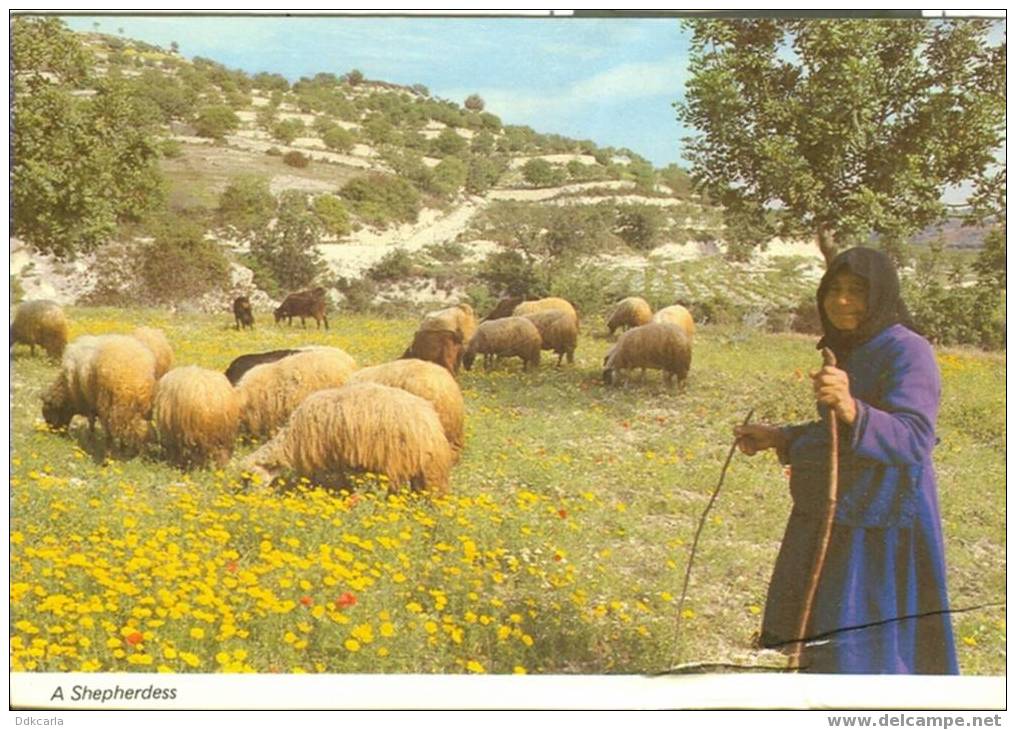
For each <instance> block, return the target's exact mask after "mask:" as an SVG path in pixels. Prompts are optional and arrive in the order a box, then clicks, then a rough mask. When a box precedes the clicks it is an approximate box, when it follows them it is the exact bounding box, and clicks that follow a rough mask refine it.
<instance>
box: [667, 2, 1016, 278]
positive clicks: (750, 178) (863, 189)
mask: <svg viewBox="0 0 1016 730" xmlns="http://www.w3.org/2000/svg"><path fill="white" fill-rule="evenodd" d="M687 26H688V27H689V28H690V30H691V31H692V33H693V36H692V43H691V62H690V70H691V79H690V80H689V82H688V84H687V87H686V88H687V92H686V98H685V101H684V102H683V103H679V104H677V105H676V106H677V110H678V116H679V118H680V119H681V120H682V121H683V122H685V123H686V124H687V125H688V126H690V127H693V128H695V129H697V130H698V131H699V133H700V134H699V135H698V136H696V137H694V138H692V139H690V140H689V144H688V146H687V150H688V151H687V157H688V159H690V160H691V161H692V163H693V166H692V170H691V173H692V177H693V178H694V179H695V181H696V184H698V185H701V186H702V187H703V188H704V189H705V190H706V191H707V192H708V193H709V195H710V197H711V198H713V199H714V200H715V201H717V202H719V203H720V204H722V205H723V206H724V208H725V209H726V210H727V211H728V212H729V213H731V214H732V215H735V216H738V217H739V219H740V220H741V221H742V223H743V224H744V223H749V222H750V223H751V226H752V227H754V228H756V229H757V230H758V231H761V232H764V233H771V232H779V233H782V234H784V235H793V236H803V235H809V236H813V237H814V238H815V239H816V241H817V243H818V246H819V248H820V249H821V251H822V253H823V254H824V255H825V257H826V259H827V260H828V259H830V258H831V257H832V256H833V255H835V253H836V251H837V249H838V247H839V246H840V245H842V244H843V243H844V242H846V241H848V240H851V239H856V238H857V237H858V236H862V237H866V236H867V234H868V233H869V232H871V231H875V232H877V233H879V234H885V235H889V236H897V237H907V234H909V233H912V232H915V231H917V230H919V229H921V228H923V227H925V226H927V225H929V224H932V223H934V222H937V221H939V220H941V219H942V218H943V217H944V216H945V207H944V205H943V203H942V202H941V198H942V192H943V189H944V188H945V187H946V186H948V185H957V184H960V183H962V182H964V181H966V180H970V179H979V178H982V177H983V176H984V174H985V171H986V170H987V169H988V168H989V167H990V166H991V165H992V163H993V162H994V155H993V152H994V151H995V150H996V149H998V148H999V147H1000V145H1001V144H1002V143H1003V142H1004V139H1005V103H1004V100H1005V50H1004V42H1003V43H1002V45H1001V51H999V47H998V46H992V45H991V43H990V42H989V40H988V34H989V32H990V30H991V28H992V25H991V22H989V21H981V20H969V19H962V20H945V21H940V20H935V21H925V20H899V19H894V20H868V19H866V20H789V19H788V20H783V19H747V20H705V19H702V20H691V21H687ZM767 211H769V212H773V213H774V216H772V218H771V219H769V218H767V216H766V213H767ZM773 229H775V230H773ZM756 237H757V238H765V236H764V235H759V236H756Z"/></svg>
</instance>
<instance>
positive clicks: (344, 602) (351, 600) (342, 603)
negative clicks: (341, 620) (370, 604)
mask: <svg viewBox="0 0 1016 730" xmlns="http://www.w3.org/2000/svg"><path fill="white" fill-rule="evenodd" d="M335 605H336V606H338V607H339V608H346V607H347V606H355V605H356V596H354V595H353V594H352V593H348V592H347V593H343V594H342V595H341V596H339V597H338V598H336V599H335Z"/></svg>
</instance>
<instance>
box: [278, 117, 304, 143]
mask: <svg viewBox="0 0 1016 730" xmlns="http://www.w3.org/2000/svg"><path fill="white" fill-rule="evenodd" d="M304 129H305V127H304V124H303V120H302V119H297V118H290V119H283V120H281V121H279V122H276V123H275V124H274V125H273V126H272V136H273V137H274V138H275V139H277V140H279V141H280V142H282V144H291V143H292V142H293V140H294V139H296V138H297V137H299V136H300V133H301V132H303V131H304Z"/></svg>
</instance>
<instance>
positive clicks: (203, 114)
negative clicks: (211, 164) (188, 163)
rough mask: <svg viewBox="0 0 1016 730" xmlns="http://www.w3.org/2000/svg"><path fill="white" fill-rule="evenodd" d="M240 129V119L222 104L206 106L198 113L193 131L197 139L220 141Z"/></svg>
mask: <svg viewBox="0 0 1016 730" xmlns="http://www.w3.org/2000/svg"><path fill="white" fill-rule="evenodd" d="M239 127H240V117H238V116H236V112H234V111H233V110H232V109H230V108H229V107H228V106H226V105H224V104H215V105H212V106H206V107H204V108H203V109H201V110H199V111H198V116H197V119H195V120H194V129H195V131H196V132H197V135H198V136H199V137H209V138H211V139H222V138H223V137H225V136H226V135H227V134H229V133H230V132H233V131H235V130H236V129H238V128H239Z"/></svg>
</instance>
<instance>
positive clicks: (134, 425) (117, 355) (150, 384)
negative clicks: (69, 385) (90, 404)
mask: <svg viewBox="0 0 1016 730" xmlns="http://www.w3.org/2000/svg"><path fill="white" fill-rule="evenodd" d="M89 376H90V378H89V381H88V383H87V385H86V390H87V392H88V393H89V394H90V397H92V398H94V402H95V411H96V414H97V415H98V418H99V422H100V423H101V424H102V427H103V429H104V430H105V431H106V434H107V436H108V437H109V438H110V439H112V441H113V442H114V443H118V444H119V445H120V446H122V447H123V448H125V449H127V450H130V451H136V450H137V449H139V448H140V447H141V445H142V444H144V443H145V441H147V440H148V436H149V428H150V427H149V423H148V418H149V416H150V415H151V412H152V398H153V396H154V394H155V355H154V354H153V353H152V351H151V350H150V349H148V348H147V347H146V346H145V345H144V344H142V343H141V342H139V341H138V340H136V339H135V338H133V337H127V336H125V335H106V336H104V337H102V338H101V341H100V342H99V344H98V347H97V348H96V351H95V355H94V359H93V362H92V367H91V370H90V372H89Z"/></svg>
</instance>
